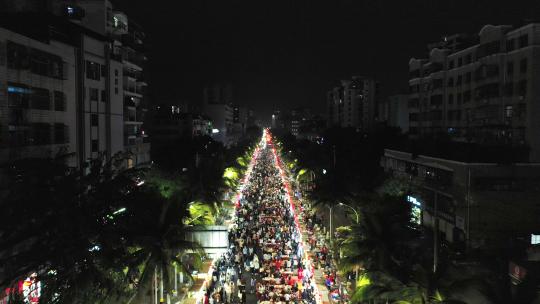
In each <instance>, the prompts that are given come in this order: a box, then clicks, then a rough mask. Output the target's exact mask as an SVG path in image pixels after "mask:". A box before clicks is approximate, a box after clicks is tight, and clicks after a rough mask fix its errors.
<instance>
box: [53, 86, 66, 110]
mask: <svg viewBox="0 0 540 304" xmlns="http://www.w3.org/2000/svg"><path fill="white" fill-rule="evenodd" d="M54 110H55V111H65V110H66V96H65V95H64V92H60V91H54Z"/></svg>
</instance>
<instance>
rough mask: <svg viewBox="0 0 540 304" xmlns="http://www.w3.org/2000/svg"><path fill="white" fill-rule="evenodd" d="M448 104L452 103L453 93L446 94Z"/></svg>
mask: <svg viewBox="0 0 540 304" xmlns="http://www.w3.org/2000/svg"><path fill="white" fill-rule="evenodd" d="M448 104H454V95H453V94H449V95H448Z"/></svg>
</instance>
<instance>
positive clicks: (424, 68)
mask: <svg viewBox="0 0 540 304" xmlns="http://www.w3.org/2000/svg"><path fill="white" fill-rule="evenodd" d="M431 47H432V48H431V49H430V53H429V58H426V59H416V58H412V59H411V60H410V61H409V71H410V79H409V88H410V93H409V102H408V103H409V123H410V129H409V132H410V134H411V135H412V136H414V137H425V136H430V137H431V136H437V135H439V134H444V136H445V137H448V136H449V137H450V138H452V139H453V140H456V141H463V142H471V143H477V144H482V145H506V146H512V147H515V148H517V149H525V150H526V149H529V148H530V153H529V157H528V160H530V161H540V120H539V119H537V117H538V116H539V115H540V104H539V103H538V102H537V100H538V99H539V98H540V88H539V87H538V86H535V85H534V82H535V79H538V78H539V77H540V24H537V23H531V24H527V25H524V26H521V27H518V28H512V27H511V26H508V25H499V26H493V25H486V26H484V27H483V28H482V29H481V30H480V32H479V33H478V35H477V37H474V39H471V37H470V36H465V35H453V36H449V37H444V38H443V40H442V41H441V42H440V43H436V44H431Z"/></svg>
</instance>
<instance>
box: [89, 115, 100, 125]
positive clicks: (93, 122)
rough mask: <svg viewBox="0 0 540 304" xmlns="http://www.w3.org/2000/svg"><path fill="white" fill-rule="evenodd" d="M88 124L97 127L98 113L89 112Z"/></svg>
mask: <svg viewBox="0 0 540 304" xmlns="http://www.w3.org/2000/svg"><path fill="white" fill-rule="evenodd" d="M90 125H91V126H92V127H97V126H98V125H99V116H98V114H90Z"/></svg>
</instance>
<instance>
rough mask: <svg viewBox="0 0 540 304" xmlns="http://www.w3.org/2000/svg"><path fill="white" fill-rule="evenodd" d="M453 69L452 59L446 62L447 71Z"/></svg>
mask: <svg viewBox="0 0 540 304" xmlns="http://www.w3.org/2000/svg"><path fill="white" fill-rule="evenodd" d="M453 68H454V59H452V60H450V61H449V62H448V69H450V70H451V69H453Z"/></svg>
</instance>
